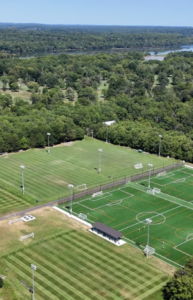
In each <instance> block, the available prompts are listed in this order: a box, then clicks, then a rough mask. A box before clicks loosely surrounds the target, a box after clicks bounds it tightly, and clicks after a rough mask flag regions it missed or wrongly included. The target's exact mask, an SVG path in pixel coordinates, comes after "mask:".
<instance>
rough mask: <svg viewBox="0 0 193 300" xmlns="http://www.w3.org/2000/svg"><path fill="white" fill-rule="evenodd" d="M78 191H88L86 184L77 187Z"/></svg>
mask: <svg viewBox="0 0 193 300" xmlns="http://www.w3.org/2000/svg"><path fill="white" fill-rule="evenodd" d="M76 189H77V191H85V190H87V186H86V183H83V184H80V185H77V187H76Z"/></svg>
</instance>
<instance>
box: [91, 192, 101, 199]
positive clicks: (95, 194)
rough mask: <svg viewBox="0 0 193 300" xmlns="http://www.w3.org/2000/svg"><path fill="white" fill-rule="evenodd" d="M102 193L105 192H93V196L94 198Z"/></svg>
mask: <svg viewBox="0 0 193 300" xmlns="http://www.w3.org/2000/svg"><path fill="white" fill-rule="evenodd" d="M102 194H103V191H100V192H97V193H94V194H92V197H93V198H94V197H97V196H102Z"/></svg>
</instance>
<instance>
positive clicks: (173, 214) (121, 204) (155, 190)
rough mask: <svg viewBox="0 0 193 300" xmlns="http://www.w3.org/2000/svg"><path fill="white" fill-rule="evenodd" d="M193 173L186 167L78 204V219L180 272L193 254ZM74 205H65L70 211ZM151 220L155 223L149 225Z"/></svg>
mask: <svg viewBox="0 0 193 300" xmlns="http://www.w3.org/2000/svg"><path fill="white" fill-rule="evenodd" d="M192 187H193V169H191V168H190V167H186V166H183V167H180V168H177V169H174V170H172V171H168V172H161V173H158V174H157V175H154V176H152V177H150V181H149V177H148V178H145V179H141V180H138V181H135V182H128V183H126V184H124V185H122V186H120V187H115V188H112V189H109V190H105V191H103V192H102V193H99V195H98V196H96V197H92V195H91V196H86V197H84V198H82V199H79V200H76V202H73V205H72V211H73V214H74V215H76V216H85V217H84V218H85V219H86V220H87V221H88V222H90V223H94V222H96V221H99V222H101V223H104V224H106V225H108V226H109V227H112V228H114V229H116V230H118V231H120V232H122V233H123V239H124V240H125V241H126V242H127V243H129V244H131V245H133V246H135V247H138V248H139V249H141V250H142V251H143V250H144V249H145V247H146V245H147V237H148V229H149V246H150V247H151V248H152V249H153V251H152V254H153V255H155V256H156V257H158V258H160V259H162V260H164V261H166V262H167V263H169V264H171V265H173V266H175V267H180V266H183V265H184V263H185V262H186V261H187V259H189V258H190V257H191V256H192V254H193V252H192V249H193V226H192V224H193V194H192ZM68 205H69V203H67V204H66V203H63V204H60V208H62V209H64V210H67V208H68ZM147 219H151V221H152V222H151V224H150V225H149V228H148V224H147V221H146V220H147Z"/></svg>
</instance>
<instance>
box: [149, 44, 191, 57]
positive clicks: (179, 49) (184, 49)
mask: <svg viewBox="0 0 193 300" xmlns="http://www.w3.org/2000/svg"><path fill="white" fill-rule="evenodd" d="M182 51H193V45H184V46H180V47H179V48H177V49H167V50H166V51H156V50H155V51H150V54H151V55H153V54H155V52H156V54H157V55H166V54H168V53H171V52H182Z"/></svg>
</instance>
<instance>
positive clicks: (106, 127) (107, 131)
mask: <svg viewBox="0 0 193 300" xmlns="http://www.w3.org/2000/svg"><path fill="white" fill-rule="evenodd" d="M106 143H108V125H106Z"/></svg>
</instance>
